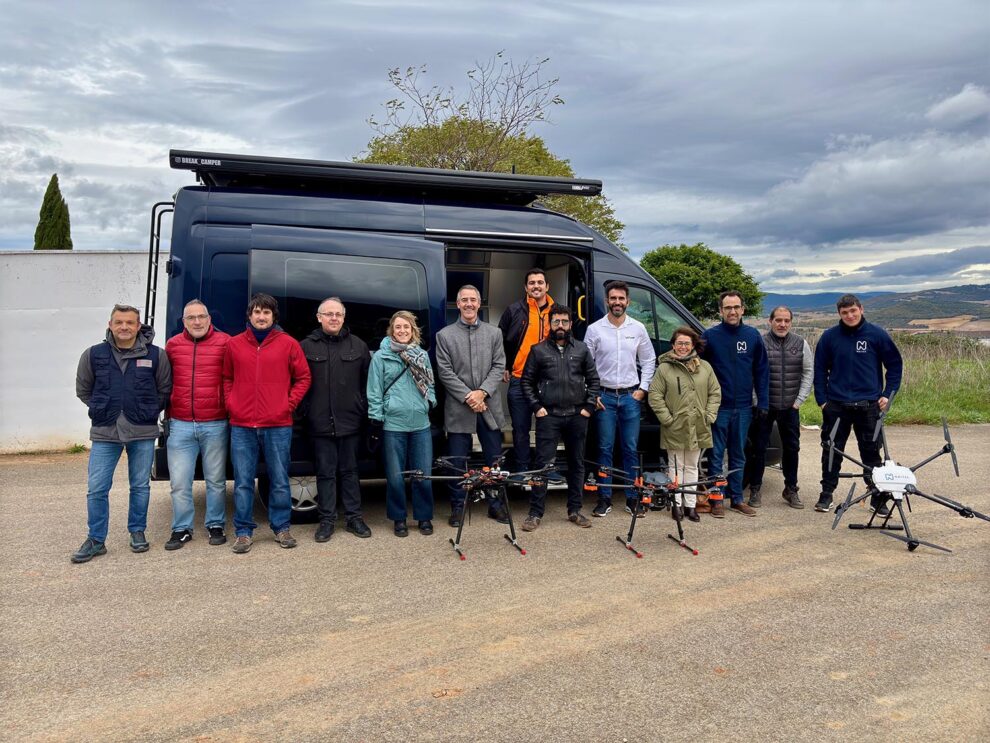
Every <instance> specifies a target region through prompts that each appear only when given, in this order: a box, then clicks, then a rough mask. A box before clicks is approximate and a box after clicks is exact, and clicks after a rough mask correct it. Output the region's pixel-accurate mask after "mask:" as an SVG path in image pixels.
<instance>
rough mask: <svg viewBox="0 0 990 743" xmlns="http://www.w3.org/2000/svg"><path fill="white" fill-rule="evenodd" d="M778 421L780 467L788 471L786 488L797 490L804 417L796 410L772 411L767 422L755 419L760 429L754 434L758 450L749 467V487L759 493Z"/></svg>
mask: <svg viewBox="0 0 990 743" xmlns="http://www.w3.org/2000/svg"><path fill="white" fill-rule="evenodd" d="M774 421H776V422H777V432H778V433H779V434H780V449H781V452H780V468H781V469H782V470H783V471H784V485H786V486H787V487H789V488H796V487H797V478H798V452H799V451H801V414H800V413H799V412H798V411H797V410H795V409H794V408H785V409H784V410H774V409H773V408H770V410H769V413H768V415H767V417H766V419H765V420H764V421H762V422H760V419H759V418H758V417H756V418H753V423H752V425H753V426H755V427H757V430H756V431H754V432H753V443H754V448H753V451H752V456H751V457H750V458H749V460H748V461H747V462H746V466H747V467H748V468H749V486H750V487H751V488H754V489H756V490H759V489H760V487H761V486H762V485H763V470H765V469H766V466H767V447H768V446H769V445H770V434H771V433H772V432H773V424H774Z"/></svg>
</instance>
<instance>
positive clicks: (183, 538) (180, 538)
mask: <svg viewBox="0 0 990 743" xmlns="http://www.w3.org/2000/svg"><path fill="white" fill-rule="evenodd" d="M190 541H192V532H191V531H189V530H188V529H180V530H179V531H173V532H172V536H171V537H169V538H168V541H167V542H165V549H167V550H178V549H182V545H184V544H185V543H186V542H190Z"/></svg>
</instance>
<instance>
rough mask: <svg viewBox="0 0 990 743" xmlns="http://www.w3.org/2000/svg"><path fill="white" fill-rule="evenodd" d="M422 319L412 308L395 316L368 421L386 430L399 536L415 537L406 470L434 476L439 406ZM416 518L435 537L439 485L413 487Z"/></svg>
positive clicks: (390, 503)
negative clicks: (434, 410) (433, 422)
mask: <svg viewBox="0 0 990 743" xmlns="http://www.w3.org/2000/svg"><path fill="white" fill-rule="evenodd" d="M420 341H421V335H420V330H419V327H418V326H417V325H416V316H415V315H413V314H412V313H411V312H407V311H406V310H400V311H399V312H396V313H395V314H394V315H392V319H391V320H390V321H389V324H388V336H387V337H386V338H385V339H384V340H382V344H381V346H380V347H379V349H378V351H377V352H376V353H375V355H374V356H373V357H372V359H371V367H370V369H369V370H368V417H369V418H370V419H371V421H372V424H373V425H374V424H378V425H380V426H381V427H382V429H383V434H382V450H383V453H384V456H385V481H386V495H385V509H386V513H387V514H388V517H389V518H390V519H391V520H392V521H394V522H395V535H396V536H397V537H405V536H408V535H409V527H408V526H407V525H406V484H405V481H404V480H403V478H402V475H401V474H400V473H401V472H402V471H403V470H406V469H410V470H422V471H423V472H425V473H426V474H429V473H430V471H431V469H432V464H433V439H432V437H431V434H430V418H429V412H430V408H431V407H433V406H434V405H436V404H437V397H436V390H435V388H434V382H433V368H432V367H431V366H430V357H429V355H428V354H427V353H426V351H424V350H423V349H422V347H421V346H420ZM412 501H413V518H414V519H416V521H417V522H418V526H419V531H420V533H421V534H432V533H433V486H432V484H431V483H430V481H429V480H414V481H413V483H412Z"/></svg>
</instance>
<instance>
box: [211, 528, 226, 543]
mask: <svg viewBox="0 0 990 743" xmlns="http://www.w3.org/2000/svg"><path fill="white" fill-rule="evenodd" d="M209 532H210V544H212V545H213V546H214V547H215V546H217V545H218V544H227V535H226V534H224V533H223V527H222V526H211V527H210V528H209Z"/></svg>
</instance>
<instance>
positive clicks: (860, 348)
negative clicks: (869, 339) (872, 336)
mask: <svg viewBox="0 0 990 743" xmlns="http://www.w3.org/2000/svg"><path fill="white" fill-rule="evenodd" d="M865 352H866V341H856V353H865Z"/></svg>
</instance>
